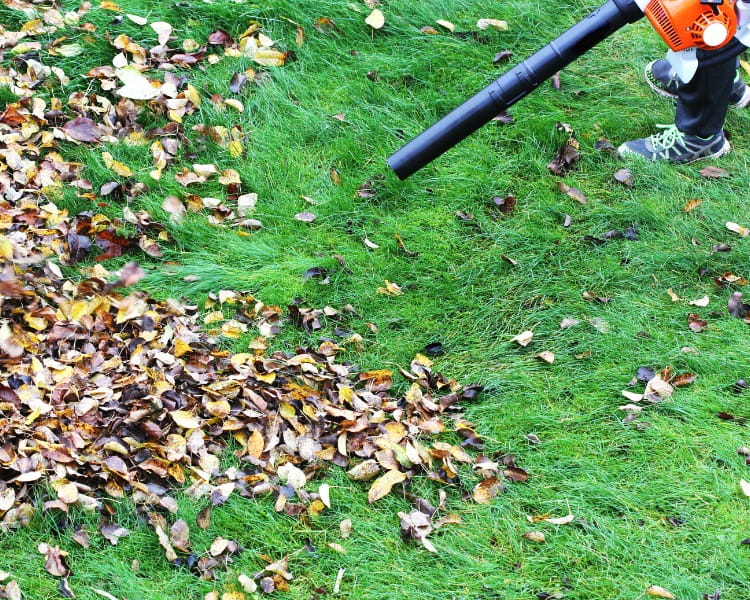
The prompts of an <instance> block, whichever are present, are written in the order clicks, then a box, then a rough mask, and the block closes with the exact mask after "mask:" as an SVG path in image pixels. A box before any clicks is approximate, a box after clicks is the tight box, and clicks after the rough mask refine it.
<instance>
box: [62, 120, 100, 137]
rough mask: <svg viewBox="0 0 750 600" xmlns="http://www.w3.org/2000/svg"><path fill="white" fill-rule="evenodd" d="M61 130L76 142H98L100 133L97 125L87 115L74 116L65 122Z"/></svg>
mask: <svg viewBox="0 0 750 600" xmlns="http://www.w3.org/2000/svg"><path fill="white" fill-rule="evenodd" d="M62 130H63V131H64V132H65V133H66V134H67V135H68V136H69V137H71V138H73V139H74V140H76V141H78V142H89V143H92V142H98V141H99V139H100V138H101V135H102V134H101V130H100V129H99V126H98V125H97V124H96V123H95V122H94V121H92V120H91V119H89V118H88V117H76V118H75V119H73V120H72V121H68V122H67V123H65V125H63V126H62Z"/></svg>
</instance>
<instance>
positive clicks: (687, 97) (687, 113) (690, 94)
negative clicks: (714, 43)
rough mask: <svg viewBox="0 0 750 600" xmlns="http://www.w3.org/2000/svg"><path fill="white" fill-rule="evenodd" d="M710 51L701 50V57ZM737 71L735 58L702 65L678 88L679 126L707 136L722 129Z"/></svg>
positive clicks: (676, 122) (676, 120) (686, 131)
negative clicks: (715, 63) (707, 65)
mask: <svg viewBox="0 0 750 600" xmlns="http://www.w3.org/2000/svg"><path fill="white" fill-rule="evenodd" d="M707 54H708V53H707V52H705V51H701V50H699V51H698V60H699V61H700V59H701V56H706V55H707ZM736 73H737V59H735V58H732V59H729V60H728V61H726V62H723V63H720V64H718V65H714V66H711V67H706V68H701V67H700V66H699V67H698V71H697V72H696V73H695V76H694V77H693V78H692V79H691V80H690V82H689V83H686V84H684V85H681V86H680V88H679V90H678V91H677V114H676V116H675V124H676V125H677V129H679V130H680V131H682V132H683V133H687V134H689V135H697V136H700V137H703V138H706V137H710V136H712V135H715V134H716V133H718V132H719V131H721V130H722V128H723V127H724V119H725V118H726V116H727V108H729V97H730V95H731V93H732V84H733V83H734V78H735V75H736Z"/></svg>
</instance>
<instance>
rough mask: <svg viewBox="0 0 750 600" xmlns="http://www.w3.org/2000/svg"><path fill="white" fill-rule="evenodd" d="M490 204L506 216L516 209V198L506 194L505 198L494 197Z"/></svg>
mask: <svg viewBox="0 0 750 600" xmlns="http://www.w3.org/2000/svg"><path fill="white" fill-rule="evenodd" d="M492 203H493V204H494V205H495V208H497V209H498V210H500V212H501V213H505V214H506V215H507V214H511V213H512V212H513V210H514V209H515V208H516V197H515V196H514V195H512V194H508V195H507V196H495V197H494V198H492Z"/></svg>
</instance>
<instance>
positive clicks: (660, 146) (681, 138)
mask: <svg viewBox="0 0 750 600" xmlns="http://www.w3.org/2000/svg"><path fill="white" fill-rule="evenodd" d="M656 128H657V129H663V130H664V131H662V132H661V133H657V134H655V135H652V136H651V143H652V144H653V145H654V152H660V151H664V150H670V149H671V148H673V147H674V146H675V145H677V144H682V145H683V146H685V134H684V133H682V132H681V131H680V130H679V129H677V125H674V124H672V125H657V126H656Z"/></svg>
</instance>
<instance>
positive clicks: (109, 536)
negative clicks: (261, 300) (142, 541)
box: [100, 524, 130, 546]
mask: <svg viewBox="0 0 750 600" xmlns="http://www.w3.org/2000/svg"><path fill="white" fill-rule="evenodd" d="M100 531H101V533H102V535H103V536H104V538H105V539H106V540H107V541H108V542H109V543H110V544H112V545H113V546H117V543H118V542H119V541H120V538H122V537H125V536H126V535H130V531H128V530H127V529H125V528H124V527H120V526H119V525H112V524H110V525H103V526H102V528H101V529H100Z"/></svg>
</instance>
